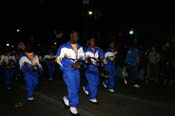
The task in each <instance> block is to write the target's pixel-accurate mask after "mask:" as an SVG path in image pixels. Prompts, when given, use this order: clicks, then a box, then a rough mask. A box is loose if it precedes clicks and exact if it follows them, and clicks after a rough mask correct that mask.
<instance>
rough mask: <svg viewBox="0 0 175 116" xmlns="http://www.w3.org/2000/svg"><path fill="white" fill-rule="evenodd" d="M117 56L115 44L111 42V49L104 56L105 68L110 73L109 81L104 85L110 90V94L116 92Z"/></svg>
mask: <svg viewBox="0 0 175 116" xmlns="http://www.w3.org/2000/svg"><path fill="white" fill-rule="evenodd" d="M116 55H117V51H116V49H115V43H114V42H111V43H110V45H109V49H107V51H106V52H105V55H104V60H103V63H104V68H105V70H106V71H107V72H108V73H109V79H106V80H105V81H104V82H103V83H102V84H103V86H104V87H105V88H107V89H108V91H109V92H111V93H113V92H115V90H114V88H115V83H116V82H115V78H116V72H117V71H116V63H115V60H116Z"/></svg>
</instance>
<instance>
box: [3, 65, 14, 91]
mask: <svg viewBox="0 0 175 116" xmlns="http://www.w3.org/2000/svg"><path fill="white" fill-rule="evenodd" d="M3 76H4V86H5V88H6V89H8V88H12V80H13V69H12V68H4V70H3Z"/></svg>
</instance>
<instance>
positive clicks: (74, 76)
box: [63, 69, 80, 107]
mask: <svg viewBox="0 0 175 116" xmlns="http://www.w3.org/2000/svg"><path fill="white" fill-rule="evenodd" d="M63 79H64V81H65V83H66V86H67V91H68V94H67V96H66V97H67V99H68V100H69V103H70V107H76V106H77V105H78V103H79V95H78V93H79V89H80V72H79V70H78V69H72V70H63Z"/></svg>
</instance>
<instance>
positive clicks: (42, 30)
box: [0, 0, 175, 40]
mask: <svg viewBox="0 0 175 116" xmlns="http://www.w3.org/2000/svg"><path fill="white" fill-rule="evenodd" d="M145 4H146V3H143V2H142V3H141V4H140V5H136V4H134V3H133V4H130V3H127V4H126V3H119V2H117V3H114V2H108V1H103V0H94V6H95V7H97V8H102V9H103V11H104V14H103V17H101V19H100V20H99V22H98V23H99V24H98V26H99V29H100V30H102V31H107V32H109V31H111V30H112V31H114V30H113V29H112V28H114V29H115V30H116V31H118V30H120V31H122V32H126V31H128V28H129V27H134V28H136V30H138V32H139V33H140V35H142V36H141V37H144V38H149V37H150V38H156V37H157V38H158V37H159V36H161V37H163V36H165V35H169V34H171V33H174V32H175V28H174V26H175V25H174V24H167V23H170V22H171V21H169V22H167V21H164V20H163V19H162V17H165V16H166V17H167V19H170V20H172V18H171V15H169V14H168V13H170V12H168V11H165V10H164V9H162V8H161V6H159V5H156V7H155V5H154V4H152V5H150V4H149V3H148V4H146V5H145ZM144 5H145V6H146V7H144ZM1 6H3V7H1V22H0V23H1V27H0V31H1V32H0V33H1V35H0V37H1V39H4V38H3V37H8V38H13V36H14V35H15V30H16V28H18V27H19V28H21V29H22V30H25V33H24V34H26V33H27V34H30V33H37V34H40V35H43V36H44V35H47V34H48V33H49V32H48V30H49V29H50V30H51V29H53V28H55V27H56V26H57V25H60V26H62V27H63V25H64V27H65V28H66V29H68V28H70V29H72V28H77V27H81V24H82V17H81V10H82V9H81V8H82V7H81V0H76V2H75V0H14V1H10V2H9V1H4V2H1ZM167 12H168V13H167ZM170 14H171V13H170ZM158 21H159V22H158ZM77 25H78V26H77ZM104 27H105V28H104ZM158 35H159V36H158ZM155 40H156V39H155ZM157 40H158V39H157Z"/></svg>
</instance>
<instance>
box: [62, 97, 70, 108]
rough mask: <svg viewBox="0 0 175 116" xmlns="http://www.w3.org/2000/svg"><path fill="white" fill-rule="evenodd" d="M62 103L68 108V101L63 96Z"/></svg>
mask: <svg viewBox="0 0 175 116" xmlns="http://www.w3.org/2000/svg"><path fill="white" fill-rule="evenodd" d="M63 102H64V104H65V105H66V106H69V100H68V99H67V98H66V97H65V96H64V97H63Z"/></svg>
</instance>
